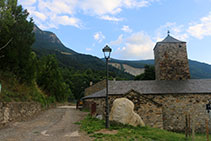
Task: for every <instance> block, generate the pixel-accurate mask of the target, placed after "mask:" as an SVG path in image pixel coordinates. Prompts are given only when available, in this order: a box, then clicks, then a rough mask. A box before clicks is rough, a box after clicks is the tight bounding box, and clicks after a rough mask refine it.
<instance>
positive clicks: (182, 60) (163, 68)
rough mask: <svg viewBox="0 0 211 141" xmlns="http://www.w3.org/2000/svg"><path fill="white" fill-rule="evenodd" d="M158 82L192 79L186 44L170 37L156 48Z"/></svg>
mask: <svg viewBox="0 0 211 141" xmlns="http://www.w3.org/2000/svg"><path fill="white" fill-rule="evenodd" d="M154 56H155V76H156V80H187V79H190V72H189V65H188V57H187V50H186V42H183V41H179V40H177V39H175V38H173V37H172V36H170V35H169V31H168V36H167V37H166V38H165V39H164V40H163V41H161V42H157V44H156V45H155V48H154Z"/></svg>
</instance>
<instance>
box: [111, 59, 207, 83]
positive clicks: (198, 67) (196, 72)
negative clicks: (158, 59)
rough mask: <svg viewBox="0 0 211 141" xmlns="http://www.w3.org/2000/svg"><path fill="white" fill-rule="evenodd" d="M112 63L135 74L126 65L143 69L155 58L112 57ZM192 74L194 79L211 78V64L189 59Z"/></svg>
mask: <svg viewBox="0 0 211 141" xmlns="http://www.w3.org/2000/svg"><path fill="white" fill-rule="evenodd" d="M110 64H111V65H112V64H113V66H120V67H119V68H118V67H116V68H118V69H121V70H123V71H126V72H128V73H130V74H133V75H134V72H132V71H131V72H130V69H127V68H125V67H124V66H125V65H128V66H130V67H132V68H133V69H136V70H142V69H143V68H144V66H145V65H146V64H148V65H154V60H152V59H151V60H139V61H128V60H117V59H111V60H110ZM189 67H190V74H191V78H192V79H196V78H201V79H205V78H211V65H209V64H206V63H201V62H198V61H193V60H189Z"/></svg>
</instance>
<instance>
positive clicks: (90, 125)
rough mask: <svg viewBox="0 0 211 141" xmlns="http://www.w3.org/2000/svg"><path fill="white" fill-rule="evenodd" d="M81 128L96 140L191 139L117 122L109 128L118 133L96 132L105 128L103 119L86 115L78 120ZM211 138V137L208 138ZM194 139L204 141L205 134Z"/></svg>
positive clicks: (165, 140)
mask: <svg viewBox="0 0 211 141" xmlns="http://www.w3.org/2000/svg"><path fill="white" fill-rule="evenodd" d="M77 124H80V126H81V130H83V131H86V132H87V133H88V134H89V136H90V137H94V139H95V140H96V141H98V140H99V141H101V140H102V141H104V140H105V141H187V140H188V141H191V140H192V139H191V138H189V139H186V138H185V135H184V134H181V133H175V132H169V131H166V130H162V129H157V128H150V127H133V126H129V125H123V124H118V123H114V122H112V123H111V126H110V129H109V130H117V131H118V133H117V134H114V135H111V134H103V133H96V131H99V130H101V129H104V128H105V121H103V120H98V119H96V118H92V117H90V116H87V117H86V118H85V119H84V120H82V121H80V122H78V123H77ZM210 140H211V138H210ZM195 141H206V136H205V135H196V136H195Z"/></svg>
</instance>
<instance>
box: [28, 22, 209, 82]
mask: <svg viewBox="0 0 211 141" xmlns="http://www.w3.org/2000/svg"><path fill="white" fill-rule="evenodd" d="M34 33H35V38H36V41H35V43H34V44H33V46H32V49H33V50H34V51H35V52H36V54H37V55H38V56H40V57H41V56H44V55H48V54H54V55H55V56H56V58H57V59H58V61H59V64H60V65H61V66H64V67H69V68H74V69H77V70H86V69H92V70H96V71H104V70H105V62H104V61H105V60H104V59H99V58H98V57H95V56H92V55H85V54H80V53H77V52H75V51H73V50H71V49H70V48H67V47H66V46H65V45H63V44H62V42H61V41H60V40H59V38H58V37H57V36H56V35H55V34H54V33H52V32H49V31H42V30H41V29H39V27H37V26H36V25H35V26H34ZM109 64H110V65H111V67H110V68H109V70H110V71H112V72H115V73H116V74H117V75H118V76H120V77H123V78H127V79H132V78H133V77H132V75H133V76H136V75H138V74H140V73H143V71H144V66H145V65H146V64H149V65H154V60H138V61H128V60H117V59H111V60H110V61H109ZM189 66H190V73H191V78H193V79H194V78H211V65H209V64H206V63H201V62H198V61H193V60H189ZM124 72H125V73H124ZM129 74H130V75H129Z"/></svg>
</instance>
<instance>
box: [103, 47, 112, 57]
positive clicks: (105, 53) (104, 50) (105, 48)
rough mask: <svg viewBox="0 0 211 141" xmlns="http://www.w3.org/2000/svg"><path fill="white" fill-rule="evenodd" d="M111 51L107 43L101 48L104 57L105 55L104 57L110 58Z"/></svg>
mask: <svg viewBox="0 0 211 141" xmlns="http://www.w3.org/2000/svg"><path fill="white" fill-rule="evenodd" d="M111 51H112V49H111V48H110V47H109V46H108V45H106V46H105V47H104V48H103V53H104V57H105V58H106V59H108V58H110V54H111Z"/></svg>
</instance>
